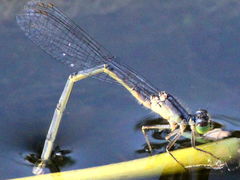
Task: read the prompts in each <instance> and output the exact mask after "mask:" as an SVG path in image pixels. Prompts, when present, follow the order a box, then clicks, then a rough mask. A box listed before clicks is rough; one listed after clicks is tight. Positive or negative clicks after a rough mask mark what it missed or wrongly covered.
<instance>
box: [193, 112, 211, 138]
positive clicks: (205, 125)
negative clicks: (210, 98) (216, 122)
mask: <svg viewBox="0 0 240 180" xmlns="http://www.w3.org/2000/svg"><path fill="white" fill-rule="evenodd" d="M195 123H196V131H197V132H198V133H199V134H205V133H207V132H208V131H209V130H211V128H212V122H211V117H210V115H209V114H208V111H207V110H205V109H200V110H198V111H196V113H195Z"/></svg>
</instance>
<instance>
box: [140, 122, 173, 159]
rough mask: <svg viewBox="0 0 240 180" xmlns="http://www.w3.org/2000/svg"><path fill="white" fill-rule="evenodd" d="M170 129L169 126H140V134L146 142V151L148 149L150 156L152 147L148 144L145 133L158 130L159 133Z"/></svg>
mask: <svg viewBox="0 0 240 180" xmlns="http://www.w3.org/2000/svg"><path fill="white" fill-rule="evenodd" d="M170 128H171V127H170V125H155V126H142V133H143V135H144V138H145V140H146V143H147V146H148V149H149V151H150V153H151V154H152V151H153V149H152V146H151V144H150V141H149V137H148V135H147V133H146V131H148V130H159V131H162V130H164V129H170Z"/></svg>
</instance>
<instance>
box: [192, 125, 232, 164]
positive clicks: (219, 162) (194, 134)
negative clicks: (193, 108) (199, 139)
mask: <svg viewBox="0 0 240 180" xmlns="http://www.w3.org/2000/svg"><path fill="white" fill-rule="evenodd" d="M189 125H190V128H191V144H192V147H193V148H194V149H196V150H198V151H201V152H203V153H206V154H209V155H210V156H212V157H213V158H215V159H217V160H218V161H217V163H216V165H217V166H218V167H222V166H224V165H226V166H227V163H225V162H222V160H221V159H220V158H219V157H217V156H215V155H214V154H213V153H211V152H208V151H205V150H203V149H200V148H198V147H196V138H195V137H196V130H195V125H194V123H192V122H190V123H189ZM227 167H228V166H227Z"/></svg>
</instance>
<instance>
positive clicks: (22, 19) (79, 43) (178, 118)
mask: <svg viewBox="0 0 240 180" xmlns="http://www.w3.org/2000/svg"><path fill="white" fill-rule="evenodd" d="M17 22H18V24H19V26H20V28H21V29H22V30H23V31H24V32H25V34H26V36H28V37H29V38H30V39H31V40H32V41H33V42H34V43H35V44H37V45H38V46H40V47H41V48H42V49H43V50H44V51H46V52H47V53H48V54H50V55H51V56H52V57H54V58H55V59H57V60H59V61H61V62H63V63H65V64H67V65H68V66H69V67H71V68H73V69H75V70H77V72H76V73H73V74H71V75H70V76H69V78H68V80H67V82H66V85H65V88H64V90H63V92H62V95H61V97H60V99H59V102H58V104H57V107H56V109H55V112H54V115H53V119H52V122H51V125H50V128H49V131H48V134H47V137H46V140H45V144H44V148H43V151H42V155H41V160H40V163H38V164H37V165H36V168H35V169H34V173H36V174H39V173H42V170H43V168H44V167H45V165H46V163H47V161H48V160H49V157H50V155H51V152H52V149H53V146H54V141H55V138H56V135H57V132H58V127H59V125H60V121H61V118H62V114H63V111H64V109H65V107H66V105H67V102H68V99H69V96H70V94H71V90H72V88H73V85H74V83H75V82H77V81H80V80H82V79H84V78H87V77H90V76H95V75H97V76H96V77H97V78H99V79H105V80H106V81H109V80H110V81H111V80H112V79H113V80H115V81H116V82H118V83H119V84H121V85H122V86H124V87H125V88H126V89H127V90H128V91H129V92H130V93H131V94H132V95H133V96H134V97H135V98H136V99H137V101H138V102H139V103H140V104H142V105H143V106H145V107H146V108H148V109H151V110H152V111H153V112H155V113H157V114H159V115H160V116H161V117H162V118H164V119H166V120H168V122H169V125H158V126H143V127H142V132H143V134H144V137H145V139H146V142H147V145H148V148H149V150H150V151H152V147H151V144H150V141H149V139H148V136H147V134H146V131H147V130H151V129H157V130H163V129H170V130H171V133H170V134H169V135H168V136H167V137H166V139H167V140H169V144H168V145H167V147H166V151H167V152H168V153H169V154H170V155H171V156H172V157H173V158H174V159H175V160H176V161H177V162H178V163H179V164H180V165H182V166H183V167H184V165H183V164H182V163H181V162H179V161H178V160H177V159H176V158H175V157H174V156H173V155H172V153H171V152H170V151H169V150H170V149H171V147H172V146H173V145H174V144H175V142H176V141H177V140H178V139H179V138H180V137H181V136H182V134H183V132H184V131H185V129H186V127H187V126H190V128H191V132H192V136H191V142H192V146H193V148H195V149H196V150H200V151H202V152H204V153H207V154H209V155H211V156H213V157H214V158H216V159H217V160H219V159H218V158H217V157H216V156H214V155H213V154H212V153H210V152H206V151H204V150H201V149H198V148H197V147H196V146H195V135H196V134H204V133H206V132H208V131H209V130H210V129H211V118H210V115H209V114H208V112H207V110H204V109H201V110H198V111H196V113H194V114H190V113H189V112H188V111H187V110H186V109H184V107H183V106H182V105H181V104H180V103H179V102H178V101H177V100H176V98H174V97H173V96H172V95H171V94H169V93H167V92H166V91H159V90H158V89H156V88H155V87H153V86H152V85H151V84H150V83H148V82H147V81H145V80H144V79H143V78H142V77H140V76H139V75H137V74H136V73H135V72H134V71H133V70H131V69H130V68H128V67H127V66H125V65H122V64H120V63H118V62H116V61H114V58H113V56H112V55H111V54H110V53H109V52H108V51H107V50H106V49H105V48H103V47H102V46H101V45H100V44H99V43H97V42H96V41H95V40H93V39H92V38H91V37H90V36H89V35H88V34H87V33H86V32H85V31H84V30H83V29H81V28H80V27H79V26H77V25H76V24H75V23H74V22H73V21H72V20H71V19H69V18H68V17H67V16H66V15H64V14H63V13H62V12H61V11H60V10H59V9H57V8H56V7H55V6H54V5H53V4H51V3H47V2H45V1H41V0H33V1H30V2H28V3H27V4H26V6H25V8H24V10H23V11H22V13H21V14H19V15H17Z"/></svg>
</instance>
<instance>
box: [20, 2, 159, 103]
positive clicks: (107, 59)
mask: <svg viewBox="0 0 240 180" xmlns="http://www.w3.org/2000/svg"><path fill="white" fill-rule="evenodd" d="M17 23H18V24H19V26H20V28H21V29H22V30H23V31H24V32H25V34H26V36H28V37H29V38H30V39H31V40H32V41H33V42H34V43H35V44H37V45H38V46H40V47H41V48H42V49H43V50H44V51H46V52H47V53H48V54H50V55H51V56H53V57H54V58H56V59H57V60H59V61H61V62H63V63H65V64H67V65H68V66H69V67H71V68H73V69H75V70H77V71H79V70H83V69H87V68H92V67H95V66H97V65H101V64H109V65H111V66H113V67H114V71H115V73H116V74H117V75H118V76H119V77H121V79H122V80H123V81H124V82H125V83H126V84H128V85H129V87H131V88H135V89H137V90H138V91H139V92H141V94H142V95H144V97H146V98H147V97H149V96H150V95H151V94H156V93H158V91H157V90H156V89H155V88H153V86H151V85H150V84H149V83H147V82H146V81H145V80H144V79H143V78H142V77H140V76H138V75H137V74H136V73H135V72H134V71H133V70H130V68H128V67H127V66H124V65H120V64H118V63H117V62H115V61H112V59H113V56H112V55H111V54H110V52H109V51H107V50H106V49H105V48H104V47H102V46H101V45H100V44H99V43H97V42H96V41H95V40H93V39H92V38H91V37H90V36H89V35H88V34H87V33H86V32H85V31H84V30H83V29H81V28H80V27H79V26H78V25H76V24H75V23H74V22H73V21H72V20H71V19H70V18H68V17H67V16H66V15H64V14H63V13H62V12H61V11H60V10H59V9H57V8H56V7H55V6H54V5H53V4H51V3H47V2H46V1H43V0H33V1H30V2H28V3H27V4H26V5H25V7H24V9H23V12H22V13H21V14H19V15H17ZM94 77H96V78H97V79H101V80H105V81H108V82H115V81H114V80H112V79H110V78H109V77H108V76H107V75H106V74H102V75H98V76H94Z"/></svg>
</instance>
